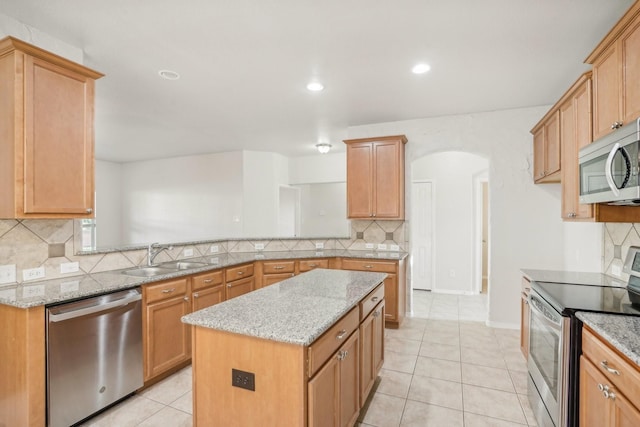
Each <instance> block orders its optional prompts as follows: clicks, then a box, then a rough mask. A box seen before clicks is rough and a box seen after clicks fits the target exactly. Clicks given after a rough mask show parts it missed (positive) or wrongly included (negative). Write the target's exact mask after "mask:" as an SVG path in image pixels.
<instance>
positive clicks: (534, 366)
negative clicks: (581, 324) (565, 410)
mask: <svg viewBox="0 0 640 427" xmlns="http://www.w3.org/2000/svg"><path fill="white" fill-rule="evenodd" d="M529 307H531V320H530V323H529V360H528V368H529V375H530V376H531V380H532V381H533V383H534V385H535V389H536V390H535V391H537V394H538V396H530V397H531V398H533V399H534V400H536V399H539V400H541V401H542V403H543V404H544V407H545V408H546V412H547V413H548V415H547V414H545V413H544V412H543V411H544V409H543V408H542V407H541V406H540V405H539V404H538V405H532V406H534V407H536V406H537V407H539V408H540V411H539V414H536V415H537V418H538V422H539V424H540V425H549V423H548V422H545V418H547V417H551V421H552V422H553V425H555V426H557V427H559V426H560V425H562V424H561V423H559V422H558V421H559V420H560V419H561V408H562V404H563V394H564V392H566V391H563V375H564V372H563V365H564V363H563V340H564V336H563V335H564V334H563V325H564V321H563V317H562V316H561V315H560V314H559V313H558V312H557V311H555V310H554V309H553V308H552V307H551V306H550V305H548V304H547V303H546V301H544V300H543V299H542V298H541V297H540V296H539V295H538V294H536V293H535V292H534V291H533V290H532V292H531V294H530V295H529ZM545 415H546V416H545Z"/></svg>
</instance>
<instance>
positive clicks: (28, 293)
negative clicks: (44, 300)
mask: <svg viewBox="0 0 640 427" xmlns="http://www.w3.org/2000/svg"><path fill="white" fill-rule="evenodd" d="M32 270H34V269H32ZM23 271H24V270H23ZM42 295H44V285H35V286H25V287H24V288H22V297H23V298H31V297H40V296H42Z"/></svg>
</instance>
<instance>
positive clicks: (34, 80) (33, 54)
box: [0, 37, 102, 218]
mask: <svg viewBox="0 0 640 427" xmlns="http://www.w3.org/2000/svg"><path fill="white" fill-rule="evenodd" d="M100 77H102V74H100V73H97V72H95V71H93V70H90V69H88V68H86V67H83V66H81V65H78V64H76V63H74V62H71V61H68V60H66V59H63V58H61V57H59V56H56V55H54V54H51V53H49V52H46V51H44V50H41V49H39V48H37V47H35V46H32V45H30V44H27V43H24V42H21V41H19V40H17V39H14V38H11V37H7V38H4V39H2V40H0V198H1V202H0V217H2V218H91V217H93V206H94V128H93V122H94V82H95V80H96V79H98V78H100Z"/></svg>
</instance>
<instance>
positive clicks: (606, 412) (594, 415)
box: [579, 356, 611, 427]
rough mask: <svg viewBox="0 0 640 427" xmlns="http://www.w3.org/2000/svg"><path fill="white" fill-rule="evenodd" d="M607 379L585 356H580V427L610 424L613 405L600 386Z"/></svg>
mask: <svg viewBox="0 0 640 427" xmlns="http://www.w3.org/2000/svg"><path fill="white" fill-rule="evenodd" d="M607 384H608V383H607V379H606V378H605V377H604V375H602V374H601V373H600V371H598V368H596V367H595V366H593V364H592V363H591V362H590V361H589V360H588V359H587V358H586V357H584V356H580V403H579V408H580V427H594V426H602V427H606V426H610V425H611V406H610V405H609V401H608V399H606V398H605V397H604V396H603V394H602V391H600V390H599V386H600V385H602V386H604V385H607Z"/></svg>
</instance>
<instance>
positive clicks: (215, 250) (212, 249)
mask: <svg viewBox="0 0 640 427" xmlns="http://www.w3.org/2000/svg"><path fill="white" fill-rule="evenodd" d="M209 252H211V253H212V254H217V253H218V252H220V248H219V247H218V245H213V246H211V249H210V250H209Z"/></svg>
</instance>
